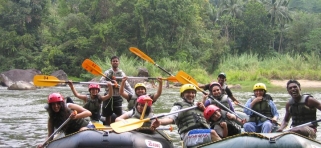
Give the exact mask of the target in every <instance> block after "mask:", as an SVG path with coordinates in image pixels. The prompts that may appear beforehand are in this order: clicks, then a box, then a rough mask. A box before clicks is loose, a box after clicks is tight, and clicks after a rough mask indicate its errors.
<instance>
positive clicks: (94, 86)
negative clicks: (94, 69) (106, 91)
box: [88, 84, 100, 92]
mask: <svg viewBox="0 0 321 148" xmlns="http://www.w3.org/2000/svg"><path fill="white" fill-rule="evenodd" d="M90 89H98V92H100V86H99V84H89V86H88V91H90Z"/></svg>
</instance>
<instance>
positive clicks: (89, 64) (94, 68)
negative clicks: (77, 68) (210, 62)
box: [81, 59, 132, 94]
mask: <svg viewBox="0 0 321 148" xmlns="http://www.w3.org/2000/svg"><path fill="white" fill-rule="evenodd" d="M81 66H82V68H84V69H86V70H87V71H88V72H90V73H92V74H93V75H101V76H103V77H105V78H106V79H108V80H109V81H112V79H110V78H109V77H107V76H106V75H105V74H104V73H103V71H102V70H101V68H100V67H99V66H98V65H97V64H96V63H95V62H93V61H91V60H90V59H85V60H84V61H83V62H82V64H81ZM125 91H126V92H127V93H128V94H132V93H131V92H130V91H128V90H126V89H125Z"/></svg>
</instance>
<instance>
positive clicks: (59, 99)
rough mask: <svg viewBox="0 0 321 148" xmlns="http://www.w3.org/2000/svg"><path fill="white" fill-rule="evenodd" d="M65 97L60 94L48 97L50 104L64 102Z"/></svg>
mask: <svg viewBox="0 0 321 148" xmlns="http://www.w3.org/2000/svg"><path fill="white" fill-rule="evenodd" d="M62 101H64V97H63V96H62V95H61V94H60V93H52V94H50V95H49V96H48V103H55V102H62Z"/></svg>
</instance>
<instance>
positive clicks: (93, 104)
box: [84, 94, 102, 121]
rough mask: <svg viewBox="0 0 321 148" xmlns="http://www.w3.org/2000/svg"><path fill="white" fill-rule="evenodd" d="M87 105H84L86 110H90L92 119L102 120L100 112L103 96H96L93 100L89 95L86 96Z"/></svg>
mask: <svg viewBox="0 0 321 148" xmlns="http://www.w3.org/2000/svg"><path fill="white" fill-rule="evenodd" d="M86 96H87V98H86V103H85V105H84V108H85V109H87V110H89V111H90V112H91V114H92V115H91V116H90V119H91V120H95V121H99V119H100V111H101V103H102V100H101V96H100V95H96V96H95V98H93V99H92V98H91V97H90V95H89V94H87V95H86Z"/></svg>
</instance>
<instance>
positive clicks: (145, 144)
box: [47, 129, 174, 148]
mask: <svg viewBox="0 0 321 148" xmlns="http://www.w3.org/2000/svg"><path fill="white" fill-rule="evenodd" d="M58 147H66V148H107V147H108V148H151V147H152V148H173V147H174V146H173V143H172V141H171V140H170V139H169V137H167V135H166V134H165V133H164V132H163V131H161V130H157V131H155V132H154V133H153V134H145V133H141V132H137V131H130V132H124V133H120V134H118V133H115V132H109V131H98V130H94V129H88V130H84V131H80V132H76V133H73V134H70V135H67V136H65V137H63V138H60V139H56V140H53V141H50V142H49V143H48V145H47V148H58Z"/></svg>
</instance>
